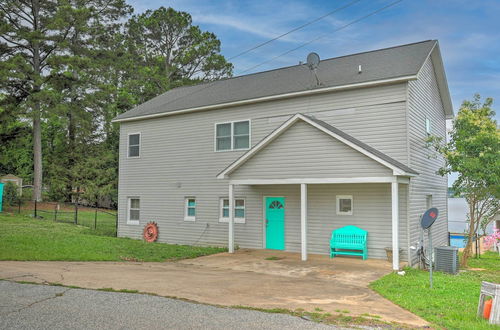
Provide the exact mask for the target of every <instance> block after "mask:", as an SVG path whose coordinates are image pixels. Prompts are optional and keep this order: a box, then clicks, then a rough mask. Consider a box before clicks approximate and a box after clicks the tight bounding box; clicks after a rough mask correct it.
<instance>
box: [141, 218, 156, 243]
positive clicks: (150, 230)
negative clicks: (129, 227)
mask: <svg viewBox="0 0 500 330" xmlns="http://www.w3.org/2000/svg"><path fill="white" fill-rule="evenodd" d="M142 236H143V237H144V240H145V241H146V242H154V241H156V240H157V239H158V224H156V222H148V224H147V225H146V226H144V232H143V233H142Z"/></svg>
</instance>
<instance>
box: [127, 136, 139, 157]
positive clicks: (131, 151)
mask: <svg viewBox="0 0 500 330" xmlns="http://www.w3.org/2000/svg"><path fill="white" fill-rule="evenodd" d="M140 148H141V134H140V133H135V134H129V136H128V157H129V158H137V157H140V154H141V151H140Z"/></svg>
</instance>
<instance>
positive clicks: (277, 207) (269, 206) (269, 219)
mask: <svg viewBox="0 0 500 330" xmlns="http://www.w3.org/2000/svg"><path fill="white" fill-rule="evenodd" d="M265 221H266V249H273V250H284V249H285V198H284V197H266V219H265Z"/></svg>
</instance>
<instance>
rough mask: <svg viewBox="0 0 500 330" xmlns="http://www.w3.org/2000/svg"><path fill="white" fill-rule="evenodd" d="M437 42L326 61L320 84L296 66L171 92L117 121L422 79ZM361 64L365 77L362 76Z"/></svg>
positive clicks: (319, 67)
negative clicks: (408, 78) (419, 76)
mask: <svg viewBox="0 0 500 330" xmlns="http://www.w3.org/2000/svg"><path fill="white" fill-rule="evenodd" d="M436 43H437V41H436V40H427V41H422V42H418V43H414V44H408V45H402V46H396V47H391V48H385V49H379V50H374V51H369V52H364V53H359V54H353V55H347V56H341V57H335V58H330V59H326V60H322V61H321V62H320V63H319V66H318V69H317V73H318V78H319V80H320V82H321V85H320V86H317V84H316V79H315V77H314V74H313V73H312V71H311V70H309V68H308V67H307V66H305V65H294V66H290V67H285V68H281V69H276V70H270V71H264V72H259V73H254V74H249V75H244V76H238V77H234V78H228V79H224V80H219V81H215V82H209V83H203V84H199V85H194V86H187V87H179V88H175V89H172V90H169V91H167V92H166V93H163V94H161V95H159V96H157V97H155V98H153V99H151V100H149V101H147V102H145V103H143V104H141V105H139V106H137V107H135V108H133V109H131V110H129V111H127V112H125V113H123V114H121V115H119V116H117V117H116V118H115V120H119V119H129V118H134V117H142V116H146V115H155V114H161V113H167V112H172V111H177V110H183V109H190V108H197V107H202V106H209V105H217V104H224V103H229V102H235V101H242V100H250V99H255V98H260V97H266V96H273V95H280V94H285V93H293V92H301V91H306V90H312V89H317V88H325V87H335V86H343V85H348V84H355V83H364V82H370V81H377V80H384V79H391V78H398V77H405V76H411V75H416V74H417V73H418V71H419V70H420V68H421V67H422V65H423V64H424V62H425V60H426V58H427V57H428V55H429V53H430V52H431V50H432V49H433V47H434V45H435V44H436ZM359 65H361V67H362V73H358V66H359Z"/></svg>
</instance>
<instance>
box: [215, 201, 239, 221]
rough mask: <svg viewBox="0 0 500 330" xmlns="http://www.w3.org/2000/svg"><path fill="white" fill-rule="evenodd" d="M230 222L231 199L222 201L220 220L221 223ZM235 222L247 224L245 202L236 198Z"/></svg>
mask: <svg viewBox="0 0 500 330" xmlns="http://www.w3.org/2000/svg"><path fill="white" fill-rule="evenodd" d="M228 221H229V198H221V199H220V218H219V222H228ZM234 222H235V223H245V200H244V199H242V198H236V199H235V200H234Z"/></svg>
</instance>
